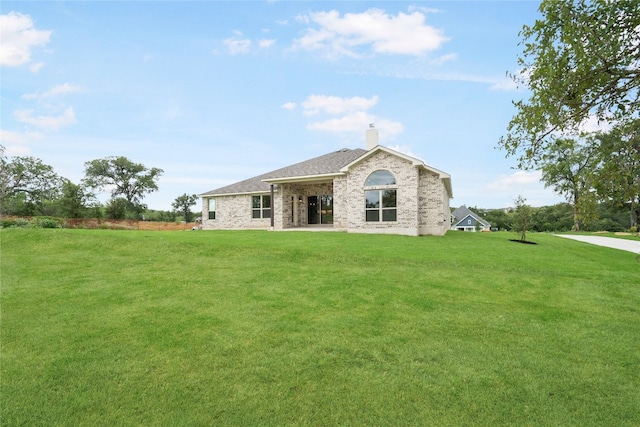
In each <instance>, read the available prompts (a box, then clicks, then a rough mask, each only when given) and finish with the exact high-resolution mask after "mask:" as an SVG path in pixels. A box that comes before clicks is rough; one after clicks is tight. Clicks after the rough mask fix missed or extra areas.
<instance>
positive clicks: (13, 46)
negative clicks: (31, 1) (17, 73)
mask: <svg viewBox="0 0 640 427" xmlns="http://www.w3.org/2000/svg"><path fill="white" fill-rule="evenodd" d="M51 33H52V31H46V30H37V29H35V28H34V26H33V21H32V20H31V17H30V16H29V15H23V14H21V13H16V12H10V13H9V14H7V15H0V40H2V43H0V65H3V66H9V67H18V66H21V65H27V64H29V63H30V62H31V49H32V48H33V47H36V46H44V45H46V44H47V43H49V38H50V37H51ZM41 67H42V64H33V65H32V67H31V71H33V72H37V71H38V70H39V69H40V68H41Z"/></svg>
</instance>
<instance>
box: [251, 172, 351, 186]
mask: <svg viewBox="0 0 640 427" xmlns="http://www.w3.org/2000/svg"><path fill="white" fill-rule="evenodd" d="M343 175H344V173H326V174H321V175H303V176H290V177H286V178H267V179H263V180H262V182H266V183H269V184H286V183H289V182H311V181H328V180H331V179H333V178H335V177H337V176H343Z"/></svg>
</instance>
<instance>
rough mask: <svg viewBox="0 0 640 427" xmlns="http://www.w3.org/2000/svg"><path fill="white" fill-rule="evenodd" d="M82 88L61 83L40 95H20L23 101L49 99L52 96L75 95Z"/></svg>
mask: <svg viewBox="0 0 640 427" xmlns="http://www.w3.org/2000/svg"><path fill="white" fill-rule="evenodd" d="M81 91H82V88H81V87H80V86H75V85H72V84H69V83H63V84H61V85H56V86H54V87H52V88H51V89H49V90H48V91H45V92H42V93H30V94H26V95H22V98H24V99H45V98H51V97H53V96H59V95H66V94H68V93H77V92H81Z"/></svg>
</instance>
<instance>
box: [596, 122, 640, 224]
mask: <svg viewBox="0 0 640 427" xmlns="http://www.w3.org/2000/svg"><path fill="white" fill-rule="evenodd" d="M596 139H597V140H598V141H599V142H600V146H599V149H600V154H601V156H602V166H601V167H600V168H599V169H598V170H597V171H596V172H595V176H596V179H595V181H594V182H595V187H596V189H597V190H598V193H599V196H600V198H601V199H602V200H605V201H609V202H613V203H615V204H617V205H623V204H627V205H628V206H629V208H630V223H631V225H632V226H634V225H635V226H637V225H638V218H639V217H640V120H637V121H635V122H632V123H629V124H627V125H626V126H624V127H618V128H616V129H614V130H613V131H611V132H608V133H606V134H599V135H597V136H596Z"/></svg>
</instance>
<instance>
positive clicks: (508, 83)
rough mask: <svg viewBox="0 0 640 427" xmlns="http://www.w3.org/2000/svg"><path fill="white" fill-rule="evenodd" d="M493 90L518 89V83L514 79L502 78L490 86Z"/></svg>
mask: <svg viewBox="0 0 640 427" xmlns="http://www.w3.org/2000/svg"><path fill="white" fill-rule="evenodd" d="M490 89H491V90H504V91H512V90H517V89H518V83H516V82H514V81H513V80H512V79H510V78H508V77H505V78H503V79H502V80H500V81H498V82H496V83H494V84H493V85H491V87H490Z"/></svg>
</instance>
